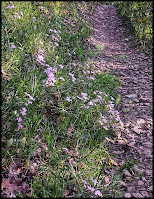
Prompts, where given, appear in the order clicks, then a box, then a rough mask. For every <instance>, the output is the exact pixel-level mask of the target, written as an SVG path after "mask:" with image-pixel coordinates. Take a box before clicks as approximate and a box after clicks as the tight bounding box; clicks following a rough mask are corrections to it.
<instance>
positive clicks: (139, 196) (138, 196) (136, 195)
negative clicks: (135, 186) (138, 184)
mask: <svg viewBox="0 0 154 199" xmlns="http://www.w3.org/2000/svg"><path fill="white" fill-rule="evenodd" d="M131 194H132V196H134V197H135V198H143V196H142V195H141V194H140V193H131Z"/></svg>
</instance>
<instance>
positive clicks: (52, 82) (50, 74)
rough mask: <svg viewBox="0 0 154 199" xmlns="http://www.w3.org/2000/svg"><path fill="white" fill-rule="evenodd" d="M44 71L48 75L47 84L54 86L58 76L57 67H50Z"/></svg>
mask: <svg viewBox="0 0 154 199" xmlns="http://www.w3.org/2000/svg"><path fill="white" fill-rule="evenodd" d="M44 72H45V73H46V74H47V75H48V78H47V82H46V84H45V85H46V86H54V85H55V83H56V78H55V75H54V73H56V72H57V68H52V67H50V66H49V67H48V68H47V69H45V70H44Z"/></svg>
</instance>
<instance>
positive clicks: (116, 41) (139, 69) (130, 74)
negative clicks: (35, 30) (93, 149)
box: [86, 3, 153, 198]
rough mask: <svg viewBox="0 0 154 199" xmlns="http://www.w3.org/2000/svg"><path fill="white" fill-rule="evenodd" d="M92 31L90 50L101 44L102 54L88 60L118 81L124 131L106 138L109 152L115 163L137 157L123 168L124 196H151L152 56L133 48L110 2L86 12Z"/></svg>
mask: <svg viewBox="0 0 154 199" xmlns="http://www.w3.org/2000/svg"><path fill="white" fill-rule="evenodd" d="M86 16H87V20H88V21H89V22H90V23H91V25H92V27H93V29H94V33H93V35H92V36H91V37H90V38H89V39H88V42H89V44H90V46H92V47H93V48H94V49H96V48H97V46H98V45H101V46H104V50H103V54H102V55H100V56H99V57H97V59H94V58H93V57H92V58H90V59H89V62H92V63H93V64H94V69H95V71H96V72H100V71H112V72H113V73H114V74H115V75H118V76H119V77H120V79H121V81H122V86H121V87H118V89H117V92H118V93H120V94H121V105H120V106H119V108H118V109H119V112H120V116H121V119H122V120H123V122H124V125H125V130H124V132H123V133H122V135H120V136H119V138H118V139H116V140H112V142H111V141H109V143H108V145H109V151H110V153H111V154H117V157H116V158H115V159H116V161H117V162H118V163H119V164H121V165H122V164H123V163H124V162H126V161H129V160H137V161H138V163H137V165H136V166H134V168H133V169H130V170H129V171H128V170H125V172H124V178H123V181H124V183H123V184H124V186H125V197H126V198H129V197H135V198H151V197H152V190H153V183H152V173H153V172H152V160H153V155H152V146H153V142H152V127H153V126H152V121H153V120H152V58H149V57H148V56H146V55H145V54H144V53H143V52H142V49H139V50H137V49H135V47H134V44H135V41H134V37H133V35H131V34H129V33H130V31H129V30H128V29H127V28H126V27H125V26H124V25H123V24H122V21H121V19H120V17H119V16H118V14H117V9H116V8H115V7H114V6H113V5H102V4H100V3H98V4H97V6H96V9H95V13H94V14H92V12H87V15H86Z"/></svg>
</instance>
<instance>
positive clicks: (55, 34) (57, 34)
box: [49, 29, 61, 46]
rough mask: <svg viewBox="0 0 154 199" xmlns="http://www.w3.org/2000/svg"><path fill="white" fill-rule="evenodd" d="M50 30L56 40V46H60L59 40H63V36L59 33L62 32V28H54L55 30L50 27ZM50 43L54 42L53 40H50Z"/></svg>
mask: <svg viewBox="0 0 154 199" xmlns="http://www.w3.org/2000/svg"><path fill="white" fill-rule="evenodd" d="M49 31H50V32H52V35H51V37H52V40H53V41H54V44H55V45H56V46H59V44H58V43H57V42H58V41H60V40H61V36H60V35H59V34H60V33H61V32H60V30H58V31H57V30H56V29H54V30H52V29H49ZM49 43H50V44H52V42H51V41H49Z"/></svg>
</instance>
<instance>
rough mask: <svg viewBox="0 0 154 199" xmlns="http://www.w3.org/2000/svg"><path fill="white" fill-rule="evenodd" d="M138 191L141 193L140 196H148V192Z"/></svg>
mask: <svg viewBox="0 0 154 199" xmlns="http://www.w3.org/2000/svg"><path fill="white" fill-rule="evenodd" d="M140 193H141V194H142V196H143V197H144V198H145V197H147V198H149V194H148V192H147V191H140Z"/></svg>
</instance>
